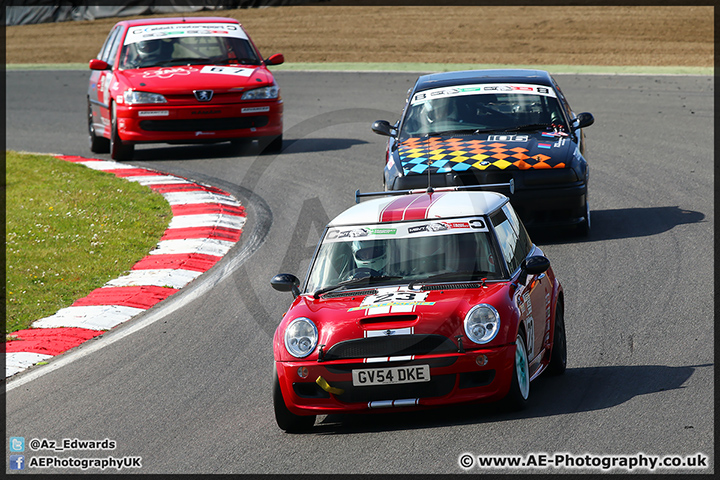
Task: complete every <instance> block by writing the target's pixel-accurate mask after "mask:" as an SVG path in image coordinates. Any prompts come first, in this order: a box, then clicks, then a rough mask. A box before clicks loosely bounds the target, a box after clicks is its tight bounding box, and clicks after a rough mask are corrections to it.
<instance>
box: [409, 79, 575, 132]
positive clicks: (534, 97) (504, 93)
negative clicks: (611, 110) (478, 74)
mask: <svg viewBox="0 0 720 480" xmlns="http://www.w3.org/2000/svg"><path fill="white" fill-rule="evenodd" d="M517 128H520V130H517V131H524V130H523V128H527V129H528V130H532V129H536V130H543V129H559V130H561V131H565V132H567V131H568V130H567V126H566V125H565V122H564V120H563V116H562V113H561V107H560V103H559V102H558V99H557V98H556V97H555V93H554V91H553V90H552V89H551V88H549V87H544V86H538V85H494V84H493V85H464V86H460V87H450V88H439V89H433V90H427V91H423V92H419V93H417V94H415V95H414V96H413V98H412V99H410V104H409V105H408V107H407V110H406V112H405V118H404V120H403V123H402V126H401V132H400V137H401V138H408V137H412V136H421V135H428V134H429V135H443V134H444V135H452V134H458V133H473V132H476V131H477V132H478V133H481V132H498V131H507V130H512V129H517Z"/></svg>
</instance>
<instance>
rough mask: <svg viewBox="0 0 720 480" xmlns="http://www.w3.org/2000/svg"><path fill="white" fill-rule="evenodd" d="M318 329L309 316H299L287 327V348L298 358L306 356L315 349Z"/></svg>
mask: <svg viewBox="0 0 720 480" xmlns="http://www.w3.org/2000/svg"><path fill="white" fill-rule="evenodd" d="M317 341H318V331H317V327H316V326H315V324H314V323H313V322H312V320H310V319H309V318H305V317H298V318H296V319H295V320H293V321H292V322H290V325H288V327H287V328H286V329H285V348H286V349H287V351H288V353H290V355H292V356H293V357H296V358H305V357H307V356H308V355H310V353H311V352H312V351H313V350H315V346H316V345H317Z"/></svg>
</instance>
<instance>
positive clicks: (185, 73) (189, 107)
mask: <svg viewBox="0 0 720 480" xmlns="http://www.w3.org/2000/svg"><path fill="white" fill-rule="evenodd" d="M283 62H284V58H283V56H282V55H281V54H275V55H272V56H271V57H269V58H267V59H265V60H263V58H262V57H261V56H260V52H259V51H258V49H257V47H256V46H255V44H254V43H253V42H252V40H251V39H250V37H249V36H248V34H247V33H246V32H245V30H244V29H243V27H242V26H241V25H240V23H238V21H237V20H235V19H232V18H223V17H196V18H192V17H190V18H147V19H141V20H125V21H121V22H118V23H117V24H115V26H114V27H113V28H112V30H111V31H110V34H109V35H108V37H107V39H106V40H105V43H104V45H103V46H102V49H101V50H100V53H99V54H98V57H97V58H94V59H92V60H90V70H91V71H92V72H91V74H90V86H89V88H88V98H87V99H88V134H89V141H90V150H91V151H93V152H95V153H107V152H110V156H111V157H112V158H113V159H116V160H129V159H131V158H132V156H133V153H134V148H135V145H136V144H141V143H171V144H172V143H178V144H188V143H215V142H223V141H232V142H238V143H239V142H242V141H247V140H254V139H257V140H259V141H260V142H261V143H260V144H261V147H262V148H264V149H265V150H266V151H272V152H278V151H280V149H281V148H282V133H283V101H282V97H281V96H280V88H279V87H278V85H277V83H276V81H275V79H274V78H273V75H272V73H270V71H269V70H268V68H267V67H268V66H269V65H279V64H281V63H283Z"/></svg>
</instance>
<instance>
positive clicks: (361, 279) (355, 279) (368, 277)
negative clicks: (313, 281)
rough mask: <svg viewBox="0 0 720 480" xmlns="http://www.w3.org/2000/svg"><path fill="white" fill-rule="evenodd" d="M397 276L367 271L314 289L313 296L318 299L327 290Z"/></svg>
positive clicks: (392, 278) (395, 277)
mask: <svg viewBox="0 0 720 480" xmlns="http://www.w3.org/2000/svg"><path fill="white" fill-rule="evenodd" d="M399 278H403V277H399V276H393V275H376V276H372V275H370V273H369V272H365V275H362V276H360V277H352V278H349V279H347V280H344V281H342V282H340V283H337V284H335V285H330V286H328V287H323V288H320V289H318V290H315V293H313V298H315V299H318V298H320V295H322V294H324V293H328V292H332V291H333V290H337V289H339V288H343V287H348V286H351V285H357V284H362V283H373V282H376V281H380V280H397V279H399Z"/></svg>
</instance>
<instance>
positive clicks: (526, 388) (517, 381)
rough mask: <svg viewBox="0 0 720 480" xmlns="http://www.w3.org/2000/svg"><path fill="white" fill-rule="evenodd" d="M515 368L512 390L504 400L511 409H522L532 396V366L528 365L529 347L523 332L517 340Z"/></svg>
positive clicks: (511, 384)
mask: <svg viewBox="0 0 720 480" xmlns="http://www.w3.org/2000/svg"><path fill="white" fill-rule="evenodd" d="M515 345H516V346H517V348H516V350H515V368H513V376H512V382H511V383H510V391H509V392H508V394H507V396H506V397H505V400H504V402H503V403H504V405H505V407H507V408H508V409H509V410H522V409H523V408H525V406H526V405H527V402H528V398H530V368H529V366H528V358H527V348H525V340H524V339H523V337H522V333H518V336H517V339H516V340H515Z"/></svg>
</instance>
